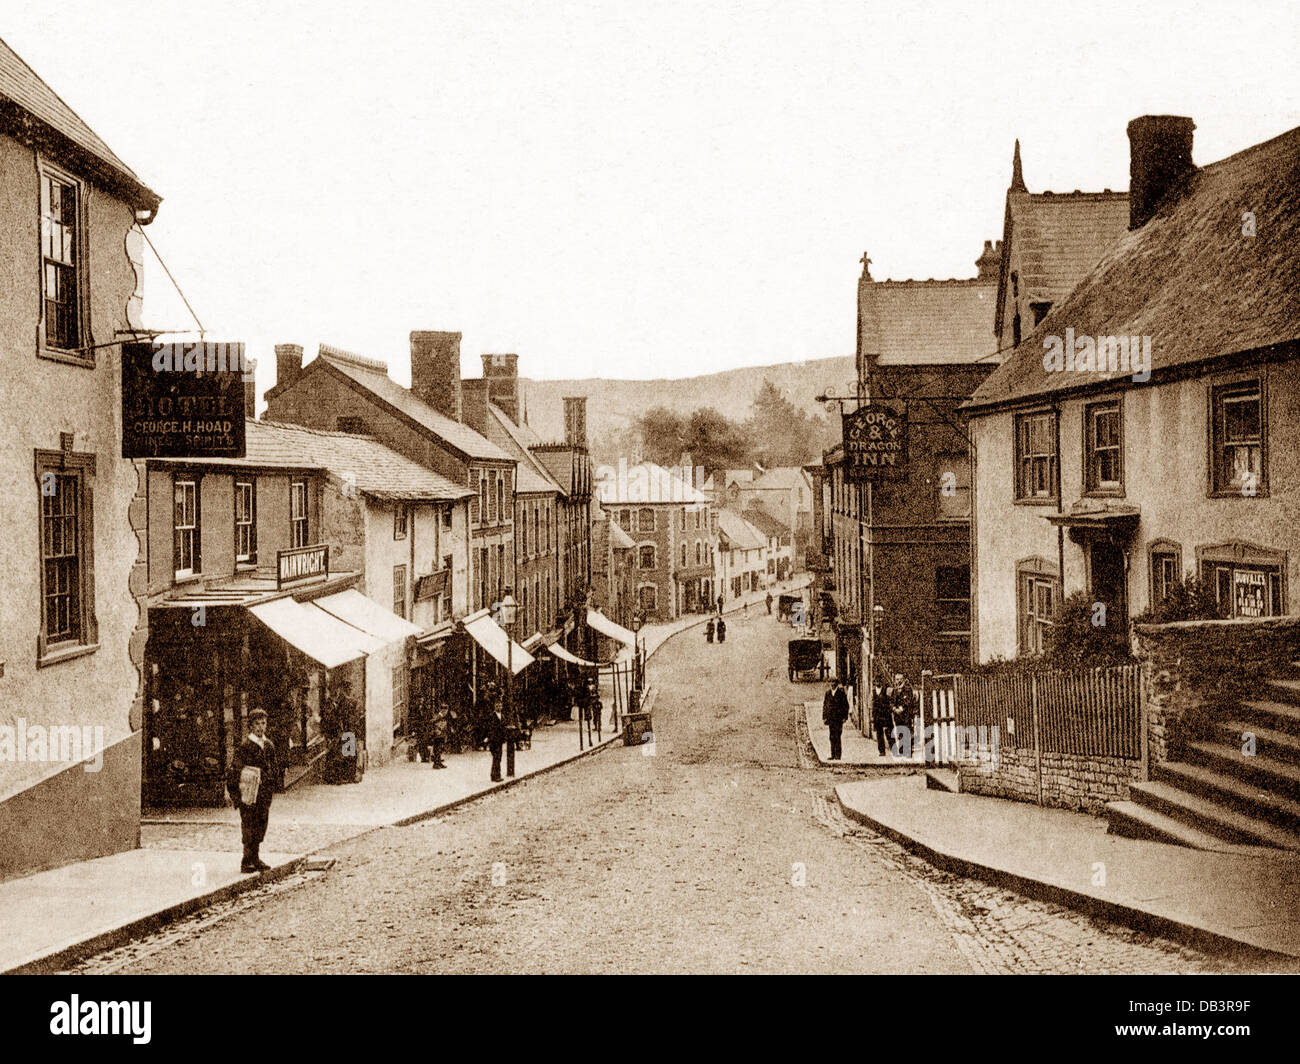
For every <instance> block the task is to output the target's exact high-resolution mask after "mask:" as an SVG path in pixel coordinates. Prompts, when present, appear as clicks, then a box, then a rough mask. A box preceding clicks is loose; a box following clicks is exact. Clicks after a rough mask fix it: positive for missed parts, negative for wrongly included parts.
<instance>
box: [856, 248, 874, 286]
mask: <svg viewBox="0 0 1300 1064" xmlns="http://www.w3.org/2000/svg"><path fill="white" fill-rule="evenodd" d="M858 261H859V262H860V263H862V280H864V281H870V280H871V256H870V254H869V253H868V252H866V251H864V252H863V253H862V258H860V259H858Z"/></svg>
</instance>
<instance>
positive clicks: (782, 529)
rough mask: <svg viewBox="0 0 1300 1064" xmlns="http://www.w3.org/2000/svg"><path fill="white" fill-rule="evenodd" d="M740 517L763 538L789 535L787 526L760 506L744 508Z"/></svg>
mask: <svg viewBox="0 0 1300 1064" xmlns="http://www.w3.org/2000/svg"><path fill="white" fill-rule="evenodd" d="M741 516H742V517H743V518H744V519H745V520H746V521H748V522H749V523H750V524H751V525H753V526H754V527H755V528H756V529H758V531H759V532H761V533H762V534H763V535H765V536H788V535H789V534H790V526H789V525H787V524H786V523H785V522H784V521H781V520H779V519H778V518H775V517H773V516H772V515H771V514H770V513H768V512H767V511H766V510H764V509H763V508H762V507H761V506H749V507H746V508H745V509H744V510H743V511H742V512H741Z"/></svg>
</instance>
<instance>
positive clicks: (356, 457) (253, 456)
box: [149, 421, 474, 502]
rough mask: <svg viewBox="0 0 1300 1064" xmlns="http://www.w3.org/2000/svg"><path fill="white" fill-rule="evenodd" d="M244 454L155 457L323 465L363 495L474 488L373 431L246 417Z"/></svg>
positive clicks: (418, 495) (462, 493)
mask: <svg viewBox="0 0 1300 1064" xmlns="http://www.w3.org/2000/svg"><path fill="white" fill-rule="evenodd" d="M244 440H245V449H244V457H243V458H183V459H179V458H178V459H154V458H151V459H150V460H149V461H150V462H165V463H176V464H184V465H187V466H188V465H201V466H224V467H230V468H240V467H244V468H247V467H250V466H258V467H270V468H275V469H284V470H321V471H325V472H329V473H333V474H334V475H336V476H338V477H342V478H348V477H351V483H353V484H355V485H356V487H357V490H358V491H360V492H361V493H362V494H364V495H369V496H371V497H372V498H375V499H383V500H390V501H391V500H399V499H400V500H407V501H410V502H453V501H455V500H457V499H465V498H469V497H470V496H472V495H473V494H474V493H473V492H472V491H470V490H469V489H468V488H466V487H464V486H462V485H460V484H456V483H454V482H453V481H450V480H448V479H447V478H446V477H444V476H442V475H441V474H439V473H435V472H434V471H433V470H432V469H426V468H425V467H424V466H422V465H419V464H418V463H416V462H412V461H410V460H409V459H407V458H404V457H403V456H402V455H400V454H398V453H397V452H396V451H393V450H390V449H389V448H388V447H386V446H384V445H383V444H382V443H380V442H379V441H378V440H376V439H375V438H374V437H373V436H356V435H352V434H350V433H346V432H327V431H326V430H324V429H309V428H304V427H303V426H301V425H285V424H281V423H280V422H276V421H245V422H244Z"/></svg>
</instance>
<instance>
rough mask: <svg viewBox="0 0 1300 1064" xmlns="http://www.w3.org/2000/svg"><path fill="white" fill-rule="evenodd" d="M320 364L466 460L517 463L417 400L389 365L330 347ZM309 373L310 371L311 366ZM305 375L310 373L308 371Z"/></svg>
mask: <svg viewBox="0 0 1300 1064" xmlns="http://www.w3.org/2000/svg"><path fill="white" fill-rule="evenodd" d="M316 361H317V362H321V363H322V364H323V366H324V367H325V368H327V369H328V370H330V371H333V372H335V373H338V374H341V375H342V376H344V377H346V378H348V379H349V380H351V381H353V382H354V383H356V384H359V385H361V386H362V387H363V388H365V389H366V390H368V391H369V392H371V393H372V394H373V395H375V396H376V397H377V398H378V399H380V400H381V401H382V402H384V403H386V404H387V405H388V406H390V407H392V408H393V409H394V410H396V411H398V412H399V413H401V414H404V415H406V417H408V418H410V419H411V420H412V421H414V422H416V424H418V425H420V426H421V427H423V428H424V429H426V430H427V431H428V432H429V433H430V434H431V435H433V436H436V437H437V438H438V439H439V440H442V441H443V442H444V443H446V444H448V445H450V446H451V447H452V448H453V449H454V450H457V451H459V452H460V453H461V454H463V455H465V456H466V457H468V458H481V459H490V460H493V461H498V462H513V461H514V459H513V458H512V457H511V456H510V455H508V454H506V452H505V451H503V450H502V449H501V448H500V447H498V446H497V445H496V444H495V443H492V442H491V441H490V440H487V439H484V438H483V437H482V436H480V435H479V434H478V433H477V432H475V431H474V430H473V429H472V428H470V427H469V426H468V425H462V424H461V423H460V422H459V421H453V420H452V419H451V418H449V417H445V416H444V415H442V414H440V413H439V412H438V411H437V410H435V409H434V408H433V407H431V406H430V405H429V404H428V403H426V402H425V401H424V400H423V399H420V398H419V397H417V396H416V395H415V394H414V393H413V392H412V391H411V390H410V389H409V388H403V387H402V386H401V385H400V384H398V383H397V382H396V381H395V380H393V379H392V378H391V377H389V376H388V365H387V364H386V363H384V362H379V361H376V360H375V359H369V358H363V357H362V356H360V355H354V354H352V352H350V351H344V350H342V349H340V348H337V347H331V346H330V345H328V344H321V345H320V351H319V353H318V356H317V358H316ZM314 364H315V363H312V365H314ZM307 369H310V366H309V367H307ZM303 372H306V369H304V371H303Z"/></svg>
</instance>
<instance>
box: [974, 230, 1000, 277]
mask: <svg viewBox="0 0 1300 1064" xmlns="http://www.w3.org/2000/svg"><path fill="white" fill-rule="evenodd" d="M975 268H976V269H977V270H979V279H980V280H981V281H996V280H997V279H998V275H999V274H1000V273H1001V272H1002V241H1001V240H999V241H998V242H997V246H996V247H995V246H994V244H993V241H992V240H986V241H984V250H983V251H982V252H980V257H979V258H978V259H976V260H975Z"/></svg>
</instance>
